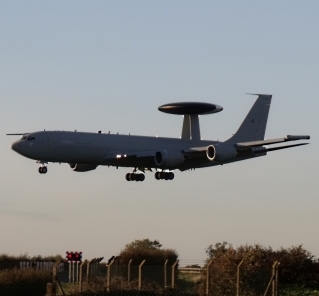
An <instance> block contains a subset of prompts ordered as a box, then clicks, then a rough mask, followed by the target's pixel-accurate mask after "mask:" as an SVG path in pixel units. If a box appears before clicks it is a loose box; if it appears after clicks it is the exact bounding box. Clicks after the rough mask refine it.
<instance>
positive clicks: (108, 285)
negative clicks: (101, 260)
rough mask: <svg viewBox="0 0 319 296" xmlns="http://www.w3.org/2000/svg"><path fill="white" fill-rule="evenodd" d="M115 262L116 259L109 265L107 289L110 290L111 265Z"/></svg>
mask: <svg viewBox="0 0 319 296" xmlns="http://www.w3.org/2000/svg"><path fill="white" fill-rule="evenodd" d="M113 263H114V260H112V261H111V262H110V264H108V265H107V287H106V288H107V291H108V292H110V287H111V267H112V264H113Z"/></svg>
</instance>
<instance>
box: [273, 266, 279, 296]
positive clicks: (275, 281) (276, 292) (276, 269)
mask: <svg viewBox="0 0 319 296" xmlns="http://www.w3.org/2000/svg"><path fill="white" fill-rule="evenodd" d="M279 264H280V262H277V264H276V266H275V275H274V292H273V295H274V296H278V268H279Z"/></svg>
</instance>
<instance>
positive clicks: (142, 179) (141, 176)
mask: <svg viewBox="0 0 319 296" xmlns="http://www.w3.org/2000/svg"><path fill="white" fill-rule="evenodd" d="M139 179H140V181H141V182H143V181H144V180H145V175H144V174H140V176H139Z"/></svg>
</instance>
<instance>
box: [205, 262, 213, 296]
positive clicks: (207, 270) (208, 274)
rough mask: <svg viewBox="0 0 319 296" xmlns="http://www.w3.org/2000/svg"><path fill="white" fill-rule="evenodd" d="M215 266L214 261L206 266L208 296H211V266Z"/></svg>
mask: <svg viewBox="0 0 319 296" xmlns="http://www.w3.org/2000/svg"><path fill="white" fill-rule="evenodd" d="M212 264H213V260H211V261H209V262H208V263H207V266H206V295H209V290H210V272H209V271H210V270H209V269H210V266H211V265H212Z"/></svg>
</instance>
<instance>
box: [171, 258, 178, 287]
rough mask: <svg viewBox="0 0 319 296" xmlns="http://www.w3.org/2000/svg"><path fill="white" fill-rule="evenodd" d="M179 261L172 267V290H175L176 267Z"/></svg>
mask: <svg viewBox="0 0 319 296" xmlns="http://www.w3.org/2000/svg"><path fill="white" fill-rule="evenodd" d="M178 262H179V260H176V262H175V263H174V264H173V265H172V288H175V267H176V265H177V264H178Z"/></svg>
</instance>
